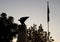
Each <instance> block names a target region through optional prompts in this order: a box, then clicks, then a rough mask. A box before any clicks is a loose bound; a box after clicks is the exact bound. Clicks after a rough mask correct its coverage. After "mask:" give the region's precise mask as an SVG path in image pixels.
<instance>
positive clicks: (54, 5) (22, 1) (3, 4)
mask: <svg viewBox="0 0 60 42" xmlns="http://www.w3.org/2000/svg"><path fill="white" fill-rule="evenodd" d="M49 7H50V21H49V22H50V32H51V35H52V37H53V38H54V40H55V41H54V42H59V41H60V33H59V32H60V0H49ZM2 12H5V13H6V14H7V15H8V16H13V17H14V18H15V22H16V23H18V24H19V21H18V19H19V18H20V17H22V16H29V19H28V20H27V21H26V25H27V26H31V25H33V24H37V25H39V24H42V25H43V29H44V30H45V31H47V0H0V14H1V13H2Z"/></svg>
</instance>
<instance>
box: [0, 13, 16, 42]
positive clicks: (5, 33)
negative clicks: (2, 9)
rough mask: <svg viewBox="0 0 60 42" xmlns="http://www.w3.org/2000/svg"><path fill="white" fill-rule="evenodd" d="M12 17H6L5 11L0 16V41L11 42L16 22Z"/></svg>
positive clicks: (14, 33)
mask: <svg viewBox="0 0 60 42" xmlns="http://www.w3.org/2000/svg"><path fill="white" fill-rule="evenodd" d="M13 20H14V19H13V17H12V16H10V17H8V18H7V15H6V13H2V14H1V16H0V42H12V39H13V37H14V36H15V35H16V34H17V24H16V23H14V21H13Z"/></svg>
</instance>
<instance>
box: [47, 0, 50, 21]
mask: <svg viewBox="0 0 60 42" xmlns="http://www.w3.org/2000/svg"><path fill="white" fill-rule="evenodd" d="M49 13H50V11H49V2H48V1H47V22H49Z"/></svg>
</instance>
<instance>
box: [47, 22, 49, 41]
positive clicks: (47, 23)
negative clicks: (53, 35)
mask: <svg viewBox="0 0 60 42" xmlns="http://www.w3.org/2000/svg"><path fill="white" fill-rule="evenodd" d="M47 26H48V28H47V29H48V31H47V35H48V42H49V22H47Z"/></svg>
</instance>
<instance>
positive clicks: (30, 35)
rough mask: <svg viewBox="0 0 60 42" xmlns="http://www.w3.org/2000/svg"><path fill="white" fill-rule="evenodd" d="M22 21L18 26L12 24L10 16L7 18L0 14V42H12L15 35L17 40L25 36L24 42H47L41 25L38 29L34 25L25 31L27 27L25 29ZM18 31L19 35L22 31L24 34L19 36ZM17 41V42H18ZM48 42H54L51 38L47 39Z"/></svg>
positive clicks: (12, 19) (5, 15)
mask: <svg viewBox="0 0 60 42" xmlns="http://www.w3.org/2000/svg"><path fill="white" fill-rule="evenodd" d="M24 21H25V20H24V19H23V20H20V22H21V25H18V24H17V23H14V17H12V16H9V17H7V14H6V13H1V14H0V42H12V40H13V37H16V35H17V34H18V39H20V38H22V36H25V40H26V41H25V42H47V40H48V39H47V37H48V36H47V32H46V31H44V30H43V28H42V24H40V26H38V29H37V27H36V25H35V24H33V26H31V27H29V28H28V29H27V27H25V26H26V25H25V23H24ZM25 28H26V29H25ZM24 29H25V31H24ZM19 31H20V34H23V31H24V32H25V33H24V34H23V35H19ZM21 31H22V32H21ZM49 33H50V32H49ZM49 36H50V35H49ZM23 38H24V37H23ZM18 39H17V42H19V40H18ZM21 41H22V42H23V40H21ZM49 41H50V42H52V41H54V39H52V36H50V37H49Z"/></svg>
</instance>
